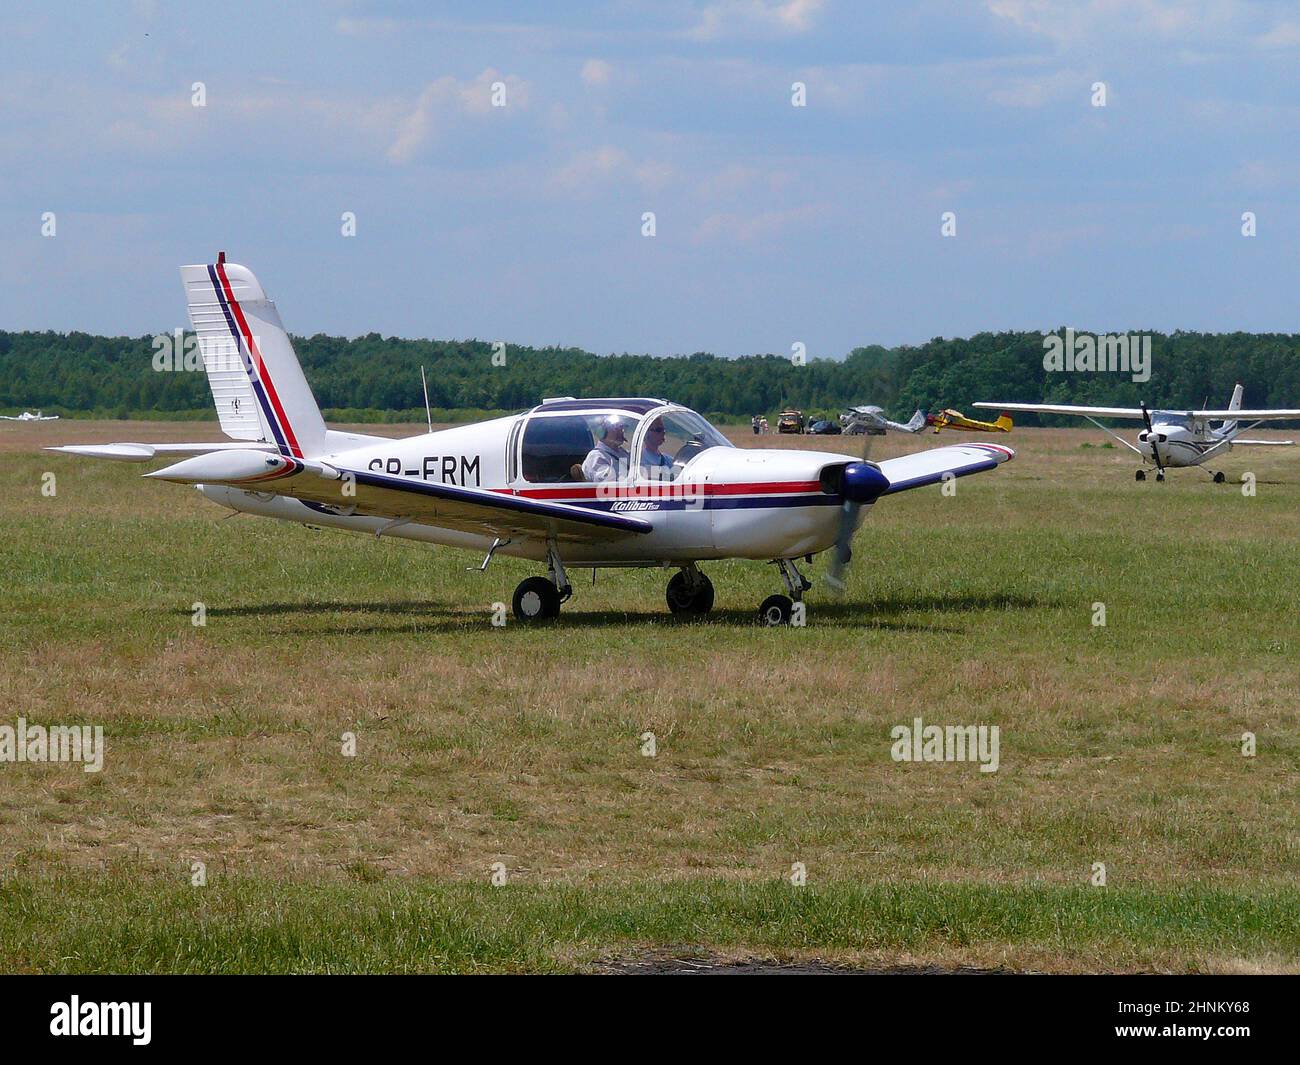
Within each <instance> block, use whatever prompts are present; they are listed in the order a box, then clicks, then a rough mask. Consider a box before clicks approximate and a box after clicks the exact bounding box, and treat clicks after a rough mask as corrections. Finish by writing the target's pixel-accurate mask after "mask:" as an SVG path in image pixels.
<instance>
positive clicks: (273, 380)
mask: <svg viewBox="0 0 1300 1065" xmlns="http://www.w3.org/2000/svg"><path fill="white" fill-rule="evenodd" d="M181 282H182V283H183V284H184V286H185V302H186V304H187V305H188V307H189V312H190V324H191V325H193V326H194V332H195V334H197V336H198V340H199V353H200V354H201V355H202V356H203V365H204V368H205V369H206V370H207V374H208V384H209V386H210V387H211V388H212V398H213V400H214V401H215V402H216V405H217V415H218V417H219V418H220V419H221V431H222V432H224V433H225V434H226V435H227V436H229V437H231V438H232V439H234V440H261V441H265V442H267V443H273V444H275V445H276V446H277V447H278V448H279V450H280V454H282V455H289V456H293V457H295V458H303V457H304V456H306V457H310V456H312V455H319V454H321V453H323V452H324V451H325V421H324V419H323V418H321V413H320V408H319V407H318V406H317V405H316V400H315V397H313V396H312V394H311V388H310V387H309V386H308V384H307V379H306V378H305V377H304V376H303V373H302V367H301V366H299V365H298V357H297V356H296V355H294V353H293V345H292V344H291V343H290V342H289V334H288V333H286V332H285V331H284V326H283V325H281V324H280V315H279V313H278V312H277V311H276V309H275V304H274V303H272V302H271V301H270V300H269V299H268V298H267V296H266V293H265V292H264V291H263V290H262V286H261V285H260V284H259V283H258V280H257V278H256V277H254V276H253V271H251V270H249V269H248V268H247V267H245V266H238V265H236V264H235V263H227V262H226V255H225V252H222V253H221V254H220V255H218V256H217V261H216V263H215V264H213V265H211V266H208V265H201V266H182V267H181Z"/></svg>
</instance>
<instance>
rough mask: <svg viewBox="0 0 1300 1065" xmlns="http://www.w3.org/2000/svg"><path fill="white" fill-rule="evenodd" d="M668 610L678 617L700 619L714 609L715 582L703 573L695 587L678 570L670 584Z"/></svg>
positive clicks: (667, 595)
mask: <svg viewBox="0 0 1300 1065" xmlns="http://www.w3.org/2000/svg"><path fill="white" fill-rule="evenodd" d="M665 598H666V599H667V600H668V609H669V610H671V611H672V612H673V614H675V615H676V616H677V617H699V616H700V615H702V614H707V613H708V612H709V611H710V610H712V609H713V582H712V581H711V580H709V578H708V577H706V576H704V574H703V573H701V574H699V575H698V576H697V577H696V579H695V583H694V585H692V584H691V582H690V581H688V580H687V579H686V574H685V573H683V572H681V571H680V570H678V571H677V572H676V573H674V574H673V577H672V580H670V581H669V582H668V592H667V594H666V595H665Z"/></svg>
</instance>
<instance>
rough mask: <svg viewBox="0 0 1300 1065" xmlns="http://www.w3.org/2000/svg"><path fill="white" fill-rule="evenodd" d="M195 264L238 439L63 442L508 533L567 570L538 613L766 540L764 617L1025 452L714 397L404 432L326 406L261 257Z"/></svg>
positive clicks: (262, 489)
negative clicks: (761, 409) (832, 433)
mask: <svg viewBox="0 0 1300 1065" xmlns="http://www.w3.org/2000/svg"><path fill="white" fill-rule="evenodd" d="M181 280H182V282H183V283H184V286H185V298H186V301H187V303H188V305H189V314H190V321H191V323H192V324H193V327H194V331H195V333H196V334H197V336H198V342H199V351H200V353H201V354H202V356H203V360H204V368H205V370H206V371H207V373H208V378H209V384H210V385H211V387H212V394H213V398H214V400H215V401H216V407H217V413H218V416H219V417H220V421H221V428H222V431H223V432H224V433H225V434H226V435H227V436H228V437H230V438H231V442H229V443H215V444H213V443H207V444H201V443H196V444H136V443H122V444H104V445H71V446H66V447H60V448H54V449H52V450H56V451H64V452H70V453H72V454H74V455H88V456H92V457H96V458H108V459H119V460H127V461H146V460H148V459H152V458H154V457H155V456H159V455H181V456H186V457H184V458H182V459H181V461H179V462H176V463H174V464H173V465H170V466H167V467H166V468H164V469H161V470H157V471H155V472H153V473H149V474H146V476H148V477H156V478H159V479H161V480H164V481H174V482H177V483H180V484H192V485H194V486H195V487H197V488H198V490H199V491H200V492H202V493H203V495H204V496H206V497H207V498H208V499H211V500H212V501H214V502H216V503H219V504H221V505H222V506H225V507H229V508H230V509H231V510H235V511H240V512H244V513H248V514H257V515H262V516H265V517H270V518H280V519H283V520H286V521H293V522H300V523H302V524H305V525H313V526H326V527H329V528H335V529H350V530H354V531H359V532H371V533H374V534H375V535H376V536H395V537H403V538H406V539H411V540H419V541H423V542H426V543H432V544H443V545H446V546H449V547H458V548H465V549H470V550H475V551H482V552H485V557H484V559H483V563H482V565H481V566H479V567H477V568H478V569H480V570H486V569H487V567H488V564H489V563H490V562H491V561H492V557H493V556H494V555H495V554H496V553H498V552H500V553H502V554H505V555H514V556H517V557H520V558H527V559H532V560H534V561H536V562H541V563H545V564H546V567H547V572H548V576H547V577H544V578H543V577H529V578H528V579H527V580H525V581H523V583H521V584H520V585H519V587H518V588H517V589H516V590H515V594H514V612H515V616H516V617H518V618H520V619H521V620H525V621H531V620H534V619H540V618H553V617H555V616H557V615H558V613H559V610H560V604H561V602H563V601H564V600H565V599H567V598H568V597H569V596H570V594H571V593H572V588H571V586H570V583H569V579H568V577H567V575H566V570H565V567H566V566H579V567H598V566H601V567H603V566H658V567H663V568H676V569H677V570H678V572H677V573H676V574H674V575H673V577H672V579H671V580H670V581H669V582H668V606H669V609H670V610H671V611H672V612H673V613H674V614H678V615H699V614H704V613H707V612H708V611H709V610H710V609H711V608H712V606H713V586H712V584H711V583H710V581H709V579H708V578H707V577H706V576H705V575H704V574H703V573H701V572H700V570H699V568H698V563H700V562H703V561H707V560H710V559H721V558H747V559H765V560H770V561H772V562H774V563H775V564H776V565H777V567H778V568H779V570H780V573H781V577H782V579H783V581H784V583H785V587H786V590H787V592H788V593H789V594H788V595H774V596H771V597H769V598H768V599H767V600H765V601H764V603H763V605H762V607H761V609H760V611H759V619H760V621H762V622H763V623H765V624H768V625H780V624H784V623H786V622H788V621H790V619H791V616H792V613H793V605H794V604H793V601H794V600H799V599H801V598H802V596H803V593H804V591H806V590H807V589H808V588H809V587H811V585H810V584H809V582H808V580H807V579H806V578H805V577H804V576H803V575H802V574H801V573H800V572H799V571H798V569H796V568H795V559H797V558H800V557H803V558H806V559H807V560H809V561H811V558H812V556H813V555H814V554H817V553H818V552H821V551H825V550H827V549H828V548H832V547H834V548H835V553H834V555H833V556H832V557H833V565H832V570H831V583H832V586H833V587H835V586H836V585H838V586H840V587H842V583H840V573H841V570H842V567H843V565H844V564H845V563H847V562H848V560H849V556H850V549H849V542H850V540H851V539H852V536H853V533H854V531H855V530H856V528H857V526H858V524H859V522H860V520H861V517H862V511H863V509H864V508H865V507H869V506H871V505H872V504H873V503H874V502H875V501H876V500H877V499H879V498H880V497H882V496H886V495H890V494H892V493H894V492H901V491H904V490H906V489H909V488H919V487H921V486H922V485H929V484H935V483H937V482H939V481H942V480H946V479H948V478H950V477H954V476H956V477H961V476H964V475H965V474H969V473H978V472H980V471H982V470H989V469H993V468H994V467H995V466H997V465H998V464H999V463H1002V462H1006V461H1007V460H1008V459H1010V458H1012V456H1013V454H1014V453H1013V452H1012V451H1011V450H1010V449H1009V448H1006V447H1002V446H1001V445H998V444H962V445H957V446H950V447H940V448H935V449H933V450H930V451H923V452H920V453H918V454H914V455H907V456H904V457H902V458H894V459H888V460H886V461H884V462H881V463H878V464H877V463H871V462H867V461H865V460H864V461H854V460H853V459H852V458H851V457H849V456H846V455H841V454H834V453H819V452H814V451H797V450H749V449H742V448H737V447H734V446H733V445H732V444H731V443H730V442H729V441H728V440H727V439H726V437H724V436H723V435H722V434H721V433H720V432H718V431H717V430H716V429H714V428H713V426H711V425H710V424H709V423H708V422H707V421H705V420H704V418H702V417H700V415H698V414H696V413H695V412H694V411H691V410H688V409H687V408H685V407H682V406H679V405H677V404H673V403H669V402H667V401H665V400H662V399H647V398H632V399H572V398H564V399H549V400H546V401H545V402H543V403H542V404H540V405H539V406H537V407H534V408H533V409H532V410H529V411H526V412H524V413H522V414H515V415H511V416H509V417H505V418H496V419H493V420H491V421H485V422H479V423H476V424H473V425H466V426H461V427H458V428H452V429H444V430H441V431H439V432H429V433H422V434H420V435H418V436H412V437H408V438H406V439H403V440H391V439H388V438H385V437H377V436H364V435H360V434H354V433H343V432H338V431H336V430H333V429H329V428H327V427H326V426H325V423H324V421H323V420H322V418H321V413H320V409H319V408H318V407H317V405H316V401H315V399H314V398H313V397H312V393H311V389H310V388H309V387H308V385H307V381H306V378H305V377H304V376H303V373H302V369H301V367H300V366H299V364H298V359H297V357H296V356H295V355H294V352H293V347H292V345H291V344H290V341H289V337H288V335H287V334H286V333H285V331H284V328H283V327H282V326H281V324H280V317H279V314H278V313H277V311H276V309H275V305H274V304H273V303H272V302H271V301H270V300H269V299H268V298H267V296H266V293H265V292H264V291H263V289H262V286H261V285H260V284H259V283H258V280H257V278H256V277H254V276H253V273H252V271H251V270H249V269H247V268H246V267H243V266H237V265H235V264H234V263H227V262H226V261H225V254H224V253H222V254H221V255H219V256H218V257H217V261H216V262H215V263H213V264H211V265H202V266H184V267H182V268H181ZM232 355H233V356H234V357H233V358H232V357H231V356H232ZM615 423H619V424H615ZM620 428H621V429H622V433H621V434H620V433H619V432H618V431H617V430H618V429H620ZM606 433H608V434H609V435H610V439H611V440H617V438H618V437H619V436H620V435H622V436H623V438H624V439H625V441H626V443H627V444H628V448H627V451H626V452H623V451H622V449H621V448H615V449H614V451H615V453H616V454H617V455H620V456H621V457H618V458H617V459H616V461H615V462H614V470H613V471H612V472H613V473H614V477H613V479H612V480H608V481H603V482H601V483H592V482H590V481H588V480H587V479H586V477H585V476H584V473H583V463H584V461H585V460H586V459H587V458H588V455H589V454H590V453H591V452H592V451H593V450H595V449H596V448H597V441H598V439H599V438H600V437H601V436H602V435H603V434H606ZM659 456H666V459H665V458H660V457H659ZM652 474H653V476H652Z"/></svg>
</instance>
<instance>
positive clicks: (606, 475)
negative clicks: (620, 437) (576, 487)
mask: <svg viewBox="0 0 1300 1065" xmlns="http://www.w3.org/2000/svg"><path fill="white" fill-rule="evenodd" d="M627 463H628V458H627V452H626V451H624V450H623V449H622V448H614V447H610V446H609V445H608V444H607V443H605V441H603V440H602V441H601V442H600V443H599V444H597V445H596V446H595V447H593V448H592V449H591V450H590V451H589V452H587V457H586V458H585V459H584V460H583V462H582V476H583V477H585V478H586V479H587V480H589V481H618V480H622V479H623V478H624V477H626V476H627Z"/></svg>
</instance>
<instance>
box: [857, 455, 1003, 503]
mask: <svg viewBox="0 0 1300 1065" xmlns="http://www.w3.org/2000/svg"><path fill="white" fill-rule="evenodd" d="M1015 455H1016V453H1015V452H1014V451H1012V450H1011V448H1009V447H1003V446H1002V445H1001V444H952V445H950V446H948V447H936V448H931V449H930V450H929V451H918V452H917V453H916V454H915V455H903V456H901V457H900V458H896V459H885V460H884V461H883V462H878V463H876V465H877V466H879V467H880V472H881V473H883V474H884V475H885V476H886V477H888V478H889V487H888V488H887V489H885V491H884V492H883V493H882V494H883V495H890V494H892V493H894V492H905V491H907V489H909V488H920V487H922V486H924V485H927V484H938V483H939V482H940V481H942V480H944V479H945V478H946V477H948V476H953V477H965V476H966V475H967V474H971V473H982V472H983V471H984V470H991V469H993V468H994V467H995V466H998V465H1000V464H1001V463H1003V462H1006V461H1008V460H1009V459H1013V458H1015Z"/></svg>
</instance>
